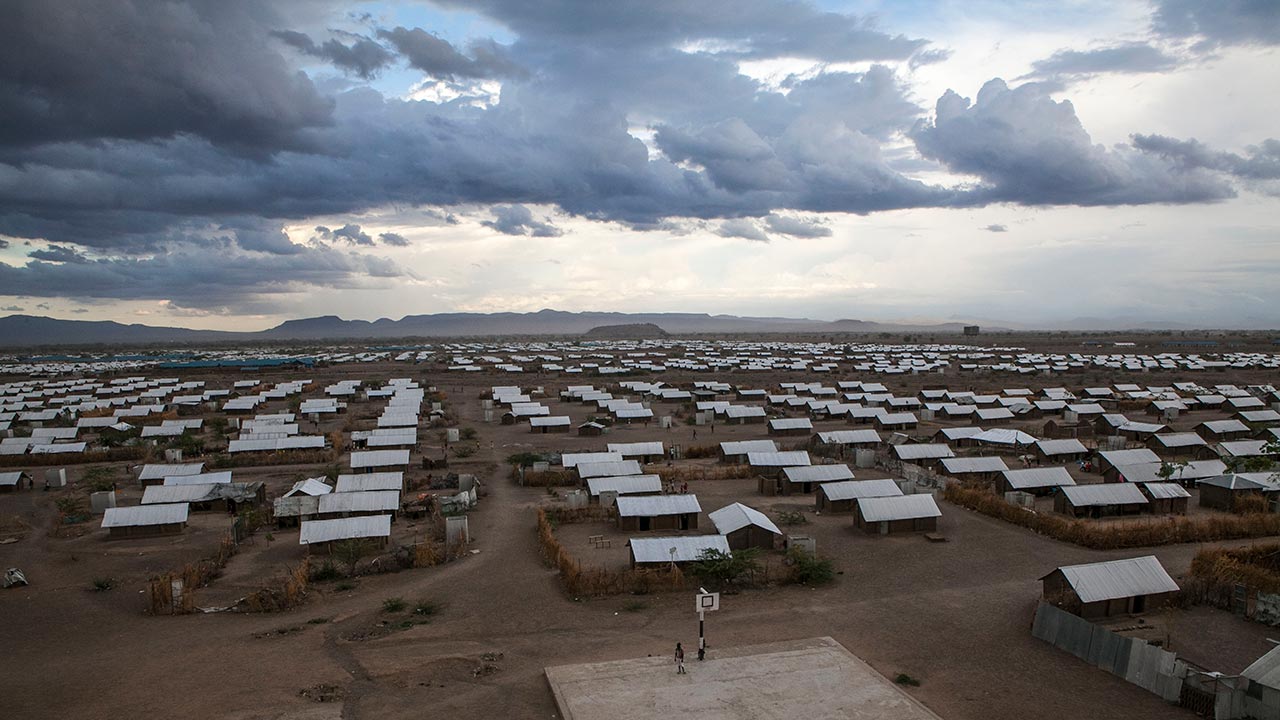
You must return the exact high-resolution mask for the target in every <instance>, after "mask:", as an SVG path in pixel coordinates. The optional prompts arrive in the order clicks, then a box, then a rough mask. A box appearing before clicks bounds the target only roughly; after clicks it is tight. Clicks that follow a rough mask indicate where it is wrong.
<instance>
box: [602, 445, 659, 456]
mask: <svg viewBox="0 0 1280 720" xmlns="http://www.w3.org/2000/svg"><path fill="white" fill-rule="evenodd" d="M609 452H610V453H617V454H619V455H621V456H622V457H624V458H629V457H637V456H640V455H664V454H665V452H666V451H664V450H663V449H662V443H661V442H633V443H609Z"/></svg>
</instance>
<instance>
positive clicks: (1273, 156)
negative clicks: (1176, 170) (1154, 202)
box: [1133, 135, 1280, 180]
mask: <svg viewBox="0 0 1280 720" xmlns="http://www.w3.org/2000/svg"><path fill="white" fill-rule="evenodd" d="M1133 144H1134V146H1135V147H1137V148H1138V149H1139V150H1142V151H1144V152H1149V153H1154V154H1157V155H1160V156H1162V157H1165V158H1168V159H1170V160H1172V161H1174V162H1175V163H1177V164H1178V166H1179V167H1185V168H1207V169H1210V170H1218V171H1220V172H1224V173H1227V174H1230V175H1234V176H1236V177H1238V178H1241V179H1244V180H1276V179H1280V140H1275V139H1267V140H1264V141H1262V143H1261V144H1259V145H1253V146H1250V147H1248V148H1246V150H1245V152H1246V154H1245V155H1237V154H1236V153H1232V152H1224V151H1220V150H1214V149H1212V148H1210V147H1209V146H1207V145H1205V144H1204V143H1202V142H1200V141H1199V140H1195V139H1191V140H1178V139H1176V138H1171V137H1166V136H1164V135H1134V136H1133Z"/></svg>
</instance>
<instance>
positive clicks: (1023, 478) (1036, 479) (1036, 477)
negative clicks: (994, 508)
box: [1002, 467, 1076, 490]
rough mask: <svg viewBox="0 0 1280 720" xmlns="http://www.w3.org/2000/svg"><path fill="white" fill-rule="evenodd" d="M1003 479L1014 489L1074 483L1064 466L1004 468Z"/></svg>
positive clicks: (1061, 485)
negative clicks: (1020, 468) (1021, 468)
mask: <svg viewBox="0 0 1280 720" xmlns="http://www.w3.org/2000/svg"><path fill="white" fill-rule="evenodd" d="M1002 475H1004V478H1005V480H1007V481H1008V482H1009V486H1010V487H1012V488H1013V489H1014V490H1031V489H1034V488H1046V487H1065V486H1067V485H1075V484H1076V481H1075V480H1073V479H1072V478H1071V473H1069V472H1067V469H1066V468H1064V467H1038V468H1026V469H1023V470H1005V471H1004V472H1003V473H1002Z"/></svg>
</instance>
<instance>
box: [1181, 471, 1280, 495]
mask: <svg viewBox="0 0 1280 720" xmlns="http://www.w3.org/2000/svg"><path fill="white" fill-rule="evenodd" d="M1270 475H1271V473H1239V474H1228V475H1217V476H1215V477H1208V478H1203V479H1201V480H1200V484H1201V485H1212V486H1214V487H1220V488H1226V489H1228V490H1267V491H1273V490H1277V489H1280V488H1278V487H1277V486H1276V484H1274V483H1272V482H1269V481H1268V478H1269V476H1270Z"/></svg>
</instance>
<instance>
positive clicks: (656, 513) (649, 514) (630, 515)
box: [618, 495, 702, 532]
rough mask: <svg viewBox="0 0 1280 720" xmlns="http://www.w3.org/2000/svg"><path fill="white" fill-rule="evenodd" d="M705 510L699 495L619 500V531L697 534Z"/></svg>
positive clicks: (639, 497) (635, 497)
mask: <svg viewBox="0 0 1280 720" xmlns="http://www.w3.org/2000/svg"><path fill="white" fill-rule="evenodd" d="M701 512H702V506H700V505H699V504H698V497H697V496H696V495H644V496H634V495H633V496H622V497H619V498H618V529H620V530H623V531H640V532H648V531H650V530H696V529H697V528H698V515H699V513H701Z"/></svg>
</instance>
